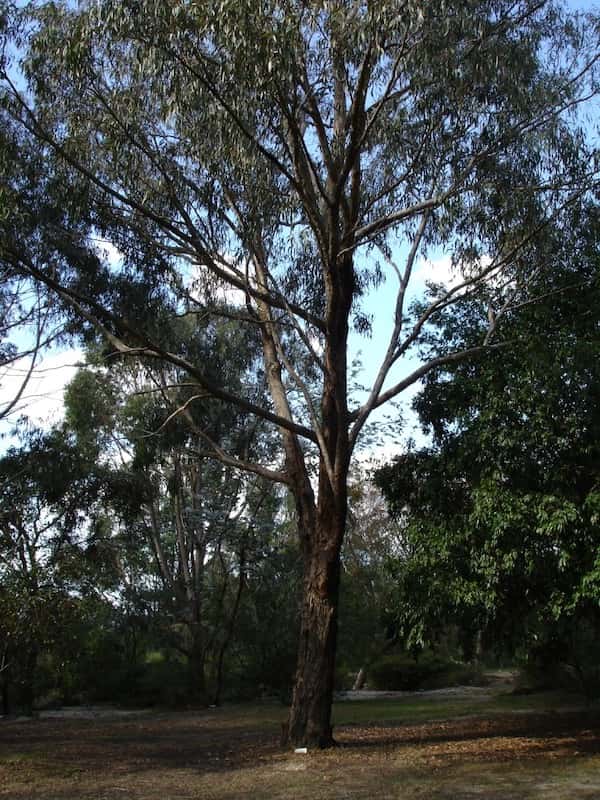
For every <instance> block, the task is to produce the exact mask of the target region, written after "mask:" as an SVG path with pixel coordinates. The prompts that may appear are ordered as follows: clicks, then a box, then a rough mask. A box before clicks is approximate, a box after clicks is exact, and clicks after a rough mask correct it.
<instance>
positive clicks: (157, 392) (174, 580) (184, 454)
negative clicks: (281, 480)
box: [66, 320, 279, 700]
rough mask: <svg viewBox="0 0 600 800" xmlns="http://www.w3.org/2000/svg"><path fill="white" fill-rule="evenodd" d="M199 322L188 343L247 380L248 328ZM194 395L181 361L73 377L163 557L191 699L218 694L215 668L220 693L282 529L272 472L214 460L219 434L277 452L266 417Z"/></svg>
mask: <svg viewBox="0 0 600 800" xmlns="http://www.w3.org/2000/svg"><path fill="white" fill-rule="evenodd" d="M191 325H192V321H190V320H188V321H187V323H186V324H185V334H186V336H187V337H188V338H187V341H186V346H187V347H188V348H191V347H192V340H194V339H195V340H196V344H197V346H198V347H199V348H201V352H198V353H197V355H196V358H197V360H198V361H202V360H203V359H205V360H206V361H209V360H210V361H211V368H212V369H214V370H215V372H218V373H219V374H220V376H221V381H222V383H223V385H224V386H227V387H229V388H231V386H232V384H235V383H239V381H240V380H241V379H243V378H244V376H245V374H246V373H247V371H248V370H249V369H251V368H252V361H253V358H254V355H253V348H252V347H251V346H250V344H249V343H248V342H242V341H240V337H239V336H238V335H236V328H239V326H237V324H236V323H235V322H232V321H223V322H221V323H218V324H214V323H210V324H206V323H205V322H204V323H203V322H201V323H200V324H199V325H198V327H199V328H201V331H200V333H198V332H196V331H193V330H192V329H191ZM237 333H239V330H238V331H237ZM100 364H102V362H100ZM128 387H135V390H134V391H133V393H128V391H127V388H128ZM175 388H178V390H179V391H178V393H175V392H174V390H175ZM190 398H191V399H194V396H193V387H192V388H191V389H190V386H189V382H187V381H186V376H185V374H183V375H182V374H181V372H180V371H178V370H176V369H175V368H173V367H171V368H170V369H166V368H163V369H162V370H160V369H157V368H156V366H155V365H153V364H152V363H150V364H143V363H141V364H140V363H136V362H125V363H121V364H119V363H115V362H114V361H113V363H112V365H111V366H110V368H108V369H107V368H106V367H104V366H97V367H96V368H91V367H90V368H87V369H85V370H82V371H80V372H79V374H78V375H77V376H76V378H75V379H74V380H73V382H72V383H71V384H70V386H69V387H68V389H67V393H66V407H67V424H68V425H69V426H70V427H71V429H72V430H73V431H75V432H76V435H77V440H78V441H79V442H80V443H81V446H82V448H84V449H85V448H87V449H88V450H90V451H92V452H93V453H94V454H95V458H96V460H97V467H96V468H97V469H100V468H101V465H102V464H104V465H105V466H104V473H105V481H106V486H107V497H106V499H107V500H108V502H109V503H110V504H111V505H112V507H113V508H114V510H115V512H116V513H117V515H118V516H119V517H120V519H121V524H123V525H125V526H129V527H130V528H132V529H135V530H136V531H137V536H139V537H141V539H142V542H143V543H144V546H145V547H146V548H148V549H149V552H150V553H152V556H153V559H154V568H153V569H151V572H153V573H154V574H155V575H156V576H157V577H158V579H159V581H160V583H161V585H162V592H161V595H160V598H159V600H160V604H161V609H162V619H163V628H164V629H165V642H170V645H171V647H173V648H176V649H177V650H178V651H179V652H181V653H182V654H183V655H184V656H185V658H186V659H187V662H188V664H189V673H190V679H189V699H190V700H203V699H204V700H206V699H207V698H208V687H207V674H208V673H209V672H211V673H213V682H214V684H215V687H216V688H215V689H214V692H215V695H214V697H215V698H216V699H217V700H218V699H219V697H220V695H221V692H222V686H223V679H224V662H225V653H226V650H227V648H228V647H229V645H230V643H231V637H232V634H233V631H234V627H235V618H236V616H237V614H238V612H239V608H240V601H241V594H242V591H243V589H244V587H245V585H246V572H247V569H248V568H249V567H250V566H251V565H252V563H253V561H254V560H255V558H256V552H257V548H260V542H261V540H262V538H263V537H264V536H266V535H268V536H270V535H271V531H272V528H273V527H274V515H275V512H276V509H277V506H278V504H279V498H278V497H277V495H276V493H274V492H273V491H272V484H271V483H270V482H267V483H265V481H264V480H263V479H261V478H260V476H256V475H248V474H247V473H244V472H240V470H239V469H237V470H236V469H234V468H232V467H230V466H228V465H227V464H226V463H221V462H219V461H218V460H215V459H213V458H210V457H209V456H207V452H206V450H207V442H208V443H209V446H210V447H218V448H219V449H220V450H226V451H227V453H228V454H229V456H231V457H232V456H237V457H238V458H240V459H244V460H247V459H248V458H249V457H250V456H252V457H257V456H258V455H262V456H263V457H264V458H267V457H268V451H269V449H270V448H271V449H272V443H271V442H270V441H269V440H268V439H267V438H265V435H264V432H262V431H261V430H260V427H259V426H258V425H257V424H256V422H255V421H253V420H252V419H250V420H249V419H248V417H247V415H246V414H244V413H243V412H240V411H238V410H237V409H235V408H225V409H222V408H215V407H214V406H211V404H209V403H204V404H202V405H198V404H196V406H193V405H191V404H190Z"/></svg>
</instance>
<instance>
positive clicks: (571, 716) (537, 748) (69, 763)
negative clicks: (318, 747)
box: [0, 700, 600, 800]
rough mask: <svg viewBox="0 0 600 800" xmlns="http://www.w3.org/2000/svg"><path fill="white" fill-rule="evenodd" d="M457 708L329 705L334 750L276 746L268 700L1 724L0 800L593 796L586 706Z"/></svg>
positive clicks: (595, 753) (596, 735)
mask: <svg viewBox="0 0 600 800" xmlns="http://www.w3.org/2000/svg"><path fill="white" fill-rule="evenodd" d="M457 703H458V706H460V703H459V702H458V701H457V700H453V701H452V702H447V703H444V702H441V701H440V702H439V703H437V702H436V703H432V702H431V701H430V702H428V703H427V704H426V706H427V709H428V710H426V709H425V708H422V707H418V703H417V704H416V705H415V702H414V701H413V702H412V703H408V702H405V703H402V702H396V703H394V702H391V703H387V704H386V705H385V710H386V712H387V713H385V714H382V713H381V704H380V703H360V704H350V703H348V704H341V705H340V706H339V707H338V708H337V709H336V715H337V718H338V726H337V727H336V736H337V739H338V742H339V744H340V745H341V746H340V747H339V748H336V749H334V750H331V751H327V752H314V753H309V754H308V755H305V756H301V755H295V754H293V753H288V752H282V751H281V750H280V749H279V747H278V738H279V729H280V722H281V720H282V719H283V717H284V710H283V709H281V707H277V706H268V705H264V706H245V707H237V708H235V707H232V708H226V709H219V710H215V711H211V712H186V713H177V714H175V713H153V714H143V715H140V716H137V717H136V716H134V717H126V718H116V719H94V720H85V719H78V720H68V719H54V720H37V721H30V722H16V721H12V722H11V721H3V722H0V797H2V798H11V799H12V798H14V800H114V799H115V798H123V799H124V800H130V799H131V800H170V799H171V798H178V799H179V798H182V799H183V798H190V800H191V798H194V799H195V800H196V799H197V800H234V799H235V800H237V799H238V798H253V799H255V800H258V798H265V800H266V799H267V798H269V800H271V799H273V800H286V799H287V800H291V798H294V800H309V798H310V800H320V799H321V798H322V799H323V800H329V799H330V798H331V799H333V798H336V799H337V798H339V799H340V800H341V798H352V800H357V799H358V798H390V799H391V798H398V800H399V799H400V798H402V800H405V799H407V800H412V798H428V800H442V798H452V800H463V798H471V799H472V798H490V800H514V799H515V798H519V799H521V798H523V799H524V800H533V799H534V798H536V799H537V798H540V800H541V798H544V800H567V798H568V800H579V798H581V800H591V799H592V798H594V800H599V798H600V730H599V726H598V723H599V721H600V717H599V715H598V713H597V712H594V711H589V710H588V711H585V710H583V709H582V710H579V711H571V712H557V711H554V712H549V713H548V712H546V713H542V712H540V711H539V710H535V711H530V712H524V711H523V710H522V709H521V712H520V713H515V712H512V713H499V712H498V711H497V710H496V712H495V713H492V712H493V710H494V706H493V704H492V703H490V704H489V707H488V706H486V705H485V704H481V703H480V704H478V706H477V709H473V708H472V707H471V706H470V705H469V704H468V703H464V704H463V707H462V709H461V708H458V711H459V712H464V713H467V712H468V711H470V712H471V713H472V712H473V711H474V710H476V711H477V714H478V715H477V716H467V717H463V718H455V719H445V720H444V719H442V718H443V717H448V716H452V715H454V714H455V713H456V712H457ZM501 705H502V704H501ZM411 707H412V717H413V720H416V721H413V722H408V721H407V719H408V718H409V717H410V716H411ZM482 712H485V714H483V713H482ZM427 713H428V714H429V721H425V720H423V719H421V717H420V714H421V715H426V714H427ZM369 720H371V721H369ZM390 720H392V721H390ZM393 720H396V721H393ZM398 720H404V722H403V723H399V722H398ZM342 722H343V723H344V724H342Z"/></svg>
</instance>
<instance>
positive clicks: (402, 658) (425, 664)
mask: <svg viewBox="0 0 600 800" xmlns="http://www.w3.org/2000/svg"><path fill="white" fill-rule="evenodd" d="M479 678H480V674H479V672H478V671H477V670H476V669H475V668H473V667H471V666H468V665H466V664H461V663H460V662H457V661H452V660H451V659H448V658H444V657H443V656H439V655H436V654H435V653H430V652H424V653H421V654H420V655H419V656H418V658H415V657H413V656H410V655H408V654H407V653H403V654H397V655H388V656H384V657H383V658H381V659H379V661H376V662H375V663H374V664H372V665H371V667H370V669H369V674H368V682H369V685H370V686H371V687H372V688H373V689H381V690H384V691H405V692H414V691H419V690H423V689H443V688H446V687H448V686H459V685H465V684H473V683H476V682H477V681H478V680H479Z"/></svg>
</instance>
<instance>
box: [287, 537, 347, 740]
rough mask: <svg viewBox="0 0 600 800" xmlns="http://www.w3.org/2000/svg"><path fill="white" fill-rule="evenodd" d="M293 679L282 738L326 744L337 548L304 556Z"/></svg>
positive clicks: (334, 636) (335, 613)
mask: <svg viewBox="0 0 600 800" xmlns="http://www.w3.org/2000/svg"><path fill="white" fill-rule="evenodd" d="M304 573H305V574H304V586H303V593H302V595H303V596H302V618H301V626H300V641H299V647H298V663H297V670H296V680H295V685H294V692H293V696H292V705H291V709H290V716H289V721H288V727H287V731H286V737H285V741H286V742H287V743H289V744H291V745H293V746H294V747H318V748H323V747H330V746H331V745H333V744H334V739H333V732H332V727H331V704H332V700H333V690H334V676H335V654H336V640H337V618H338V594H339V580H340V560H339V552H338V549H337V547H333V548H328V549H323V550H320V549H319V550H316V551H314V552H312V553H310V554H308V556H307V557H306V558H305V565H304Z"/></svg>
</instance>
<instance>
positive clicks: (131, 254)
mask: <svg viewBox="0 0 600 800" xmlns="http://www.w3.org/2000/svg"><path fill="white" fill-rule="evenodd" d="M10 19H11V20H12V21H14V25H13V29H14V31H15V32H16V34H15V35H16V41H17V44H18V46H19V47H20V48H21V50H20V53H22V55H23V58H22V59H21V61H20V64H21V68H22V73H23V76H24V78H25V79H26V81H27V88H26V89H23V88H20V84H19V82H18V81H17V78H16V77H15V72H16V70H17V65H16V64H13V65H12V66H8V67H5V68H4V71H3V76H2V78H3V89H2V92H3V94H2V103H1V105H2V109H3V110H2V120H3V122H2V125H3V126H5V128H6V129H7V130H8V131H9V132H10V131H11V130H13V129H14V130H16V131H17V134H16V135H17V141H18V146H19V148H20V152H21V153H22V154H23V158H26V159H27V160H28V162H30V163H32V164H35V165H36V170H35V171H36V173H37V174H36V176H35V177H36V181H35V191H33V192H31V193H29V194H27V192H25V191H22V192H21V193H20V195H21V196H22V198H23V203H22V207H23V209H24V210H23V214H24V216H25V217H26V218H27V219H28V220H30V221H31V222H32V224H30V225H23V224H22V223H21V224H19V226H18V227H17V226H16V225H15V224H14V222H13V220H11V219H9V220H6V221H4V222H3V231H2V251H1V252H2V255H1V257H2V261H3V263H6V264H8V265H10V266H11V268H13V269H14V270H16V271H18V272H20V273H23V274H25V275H27V276H30V277H32V278H34V279H35V280H37V281H39V282H41V283H42V284H43V285H45V286H46V287H48V288H49V289H51V290H52V291H54V292H56V293H57V294H58V296H59V297H60V298H61V299H62V300H63V301H64V303H65V304H66V307H68V308H70V310H71V313H72V314H73V315H74V316H76V317H78V318H79V319H83V320H84V321H85V323H86V325H89V326H93V327H94V328H95V329H96V330H97V331H100V332H101V333H102V335H103V336H104V337H105V338H106V340H107V342H108V343H109V344H110V345H111V347H112V348H113V349H114V350H115V352H118V353H120V354H121V355H122V356H127V357H135V358H138V357H139V356H140V354H143V356H144V357H145V358H149V359H155V360H156V361H157V362H162V363H169V364H171V365H174V366H175V367H177V368H178V369H181V370H184V371H186V372H187V374H188V376H189V380H190V381H191V382H193V383H195V384H196V386H197V389H196V394H197V395H203V396H204V395H210V397H211V398H213V400H214V401H219V402H223V403H228V404H233V405H236V406H237V407H238V408H240V409H242V410H243V411H245V412H248V413H252V414H255V415H257V416H258V417H260V418H261V419H263V420H267V421H269V422H271V423H273V424H274V425H276V426H277V428H278V429H279V431H280V434H281V441H282V446H283V452H284V454H285V457H284V462H283V463H277V464H273V463H272V462H269V463H267V464H265V463H253V464H251V463H249V462H245V463H244V464H243V465H240V466H243V467H244V468H245V469H246V470H250V471H253V472H254V473H255V474H259V475H261V476H262V477H263V478H267V479H271V480H273V481H275V482H279V483H282V484H284V485H285V486H287V487H288V488H289V490H290V491H291V493H292V494H293V497H294V500H295V505H296V513H297V519H298V532H299V541H300V545H301V550H302V555H303V565H304V566H303V604H302V619H301V628H300V637H299V651H298V667H297V676H296V684H295V689H294V694H293V699H292V707H291V712H290V720H289V726H288V736H289V740H290V741H291V742H293V743H295V744H304V745H306V744H308V745H311V746H312V745H318V746H327V745H330V744H331V743H332V741H333V739H332V733H331V725H330V711H331V700H332V691H333V676H334V663H335V647H336V636H337V614H338V593H339V581H340V552H341V547H342V542H343V539H344V533H345V526H346V511H347V478H348V470H349V468H350V461H351V456H352V452H353V450H354V447H355V446H356V443H357V441H358V439H359V437H360V434H361V432H362V431H363V429H364V427H365V424H366V423H367V420H368V419H369V417H370V415H371V413H372V412H373V411H374V410H375V409H376V408H378V407H380V406H381V405H383V404H384V403H385V402H387V401H388V400H390V399H392V398H393V397H395V396H397V395H398V394H400V393H401V392H402V391H403V390H404V389H406V388H407V387H408V386H410V385H412V384H413V383H414V382H416V381H417V380H418V379H419V378H421V377H423V376H424V375H426V374H427V373H428V372H429V371H431V370H432V369H434V368H436V367H439V366H440V365H441V364H442V363H452V362H454V361H456V360H460V359H464V358H466V357H468V356H470V355H474V354H476V353H482V352H484V353H488V352H490V351H493V349H494V348H495V347H496V346H497V342H492V334H493V333H494V332H495V331H496V328H497V322H498V321H499V320H500V319H501V317H502V316H505V315H506V313H507V311H508V309H510V308H511V307H513V306H514V305H515V304H519V303H522V302H523V301H524V299H525V298H526V297H528V296H529V292H530V288H531V284H532V279H533V277H534V276H535V275H536V271H537V270H538V269H540V268H541V267H542V266H546V267H547V266H549V265H547V264H544V263H543V262H541V261H540V259H539V250H538V247H539V245H538V238H539V236H540V235H541V234H542V233H543V232H544V231H545V230H547V229H548V228H549V227H550V226H554V225H560V224H561V222H560V220H561V214H562V212H563V210H564V209H565V208H568V207H570V206H571V205H572V204H574V203H576V202H577V201H578V199H579V198H580V197H581V196H582V195H584V194H585V192H586V191H587V188H588V186H589V184H590V182H593V181H595V180H596V174H595V163H596V162H595V160H594V157H593V153H592V152H591V151H590V149H589V148H588V146H587V145H586V143H585V137H584V135H583V134H582V133H581V131H579V132H578V131H577V130H576V117H577V110H578V108H579V107H580V106H581V104H582V103H584V102H586V101H588V100H589V99H590V97H593V96H594V95H595V91H596V89H595V84H594V69H595V65H596V60H597V52H598V48H597V39H596V30H597V29H596V26H595V25H594V24H593V23H592V24H586V20H584V19H583V18H582V19H578V18H576V17H573V16H569V15H567V14H566V13H565V12H564V11H563V10H561V8H560V7H558V6H556V5H554V4H552V3H549V2H547V3H546V2H542V3H540V2H538V0H535V2H534V1H533V0H520V2H516V3H515V2H487V1H485V0H482V2H477V3H472V2H470V1H469V2H467V1H466V0H465V2H459V3H458V4H457V3H453V4H452V5H447V4H444V3H442V4H436V5H435V6H434V5H430V6H427V7H426V8H423V7H422V4H421V3H417V2H412V1H411V0H410V1H409V2H406V0H388V1H386V2H382V3H378V4H377V5H374V4H369V3H364V2H361V1H360V0H333V2H329V1H327V2H325V0H324V1H323V2H317V3H314V4H313V3H310V4H308V3H305V2H303V1H302V0H285V2H282V1H281V0H272V2H268V3H266V4H260V5H257V4H256V3H253V2H244V3H238V2H235V3H234V2H223V0H214V2H206V3H203V4H201V5H188V4H186V3H183V2H181V3H180V2H176V3H173V4H169V5H166V4H164V5H161V6H157V5H156V3H154V2H153V0H152V2H144V1H143V0H142V2H137V3H135V4H132V3H125V4H123V3H121V2H113V0H105V1H104V2H100V3H97V2H94V3H89V4H87V3H84V4H82V5H81V6H79V7H78V8H77V9H72V8H70V7H69V6H68V5H64V6H61V5H57V4H55V3H48V4H41V5H40V4H37V3H36V4H31V6H29V5H28V6H27V7H26V8H25V9H24V10H23V11H14V13H13V14H12V16H11V17H10ZM587 22H590V21H589V20H588V21H587ZM42 156H43V158H42ZM36 159H37V160H36ZM40 208H44V209H48V210H49V213H48V214H47V215H46V216H44V215H42V214H40V213H39V211H40ZM33 220H35V223H33ZM40 220H41V221H42V224H41V225H40ZM32 231H35V233H34V234H33V235H32V233H31V232H32ZM98 235H100V236H101V237H103V238H104V239H105V240H107V241H109V242H111V243H112V244H113V245H115V246H116V247H118V249H119V251H120V252H121V253H122V255H123V258H122V259H121V263H120V264H118V265H116V266H115V265H114V264H113V265H110V266H109V265H107V264H106V263H103V262H102V259H101V257H100V256H99V255H98V252H97V250H96V249H95V248H94V243H93V237H94V236H98ZM435 248H443V249H444V252H445V253H446V254H447V255H448V256H449V257H451V259H452V261H453V263H454V264H455V265H456V266H457V267H458V268H459V270H460V271H461V273H462V275H463V280H462V281H461V283H460V284H459V285H457V286H456V287H454V288H453V289H451V290H449V291H448V292H446V293H441V294H439V295H437V296H436V297H434V298H432V300H431V302H430V303H429V305H427V306H426V307H425V308H424V309H423V310H422V312H421V314H420V315H417V316H416V317H411V316H410V315H407V314H406V306H405V300H406V296H407V287H408V285H409V282H410V279H411V275H412V273H413V267H414V265H415V262H416V259H417V257H419V256H422V255H424V254H426V253H428V252H429V253H432V252H434V250H435ZM385 275H387V277H388V278H390V279H391V280H392V281H397V286H398V290H397V301H396V305H395V309H394V310H393V311H392V312H391V318H392V319H391V326H390V327H391V332H390V337H389V345H388V347H387V349H386V351H385V353H384V354H383V356H382V359H381V365H380V369H379V371H378V372H377V373H376V377H375V378H374V379H373V380H372V382H371V385H370V390H369V391H368V392H367V394H366V398H365V399H364V402H360V401H357V402H356V403H354V402H353V401H351V398H350V397H349V392H348V363H347V347H348V337H349V334H350V331H351V329H356V330H358V331H362V332H363V333H365V332H368V331H369V329H370V324H369V320H368V318H367V317H366V316H365V314H364V310H363V308H362V307H361V302H362V297H363V296H364V295H366V294H367V292H368V291H369V290H370V289H371V288H373V286H375V285H377V284H378V283H380V282H381V280H383V278H384V276H385ZM194 281H195V282H196V283H197V284H199V286H200V287H201V289H202V291H201V292H200V293H198V292H197V291H192V290H191V288H190V287H191V285H192V283H193V282H194ZM485 285H492V286H493V287H494V288H495V292H494V302H493V304H492V305H493V308H494V310H495V314H494V317H493V319H491V318H490V322H489V327H488V329H487V331H486V332H485V334H484V337H483V339H482V340H480V341H479V342H478V343H477V344H476V345H475V346H474V347H471V348H468V349H467V350H463V349H461V350H457V351H452V352H447V353H445V354H444V355H443V356H439V357H437V358H434V359H433V360H430V361H429V362H427V363H424V364H423V365H422V366H419V367H417V368H416V369H415V368H411V367H410V366H409V367H407V368H406V369H405V371H404V372H403V371H402V369H401V368H400V367H399V365H401V364H403V363H404V361H405V357H406V356H407V354H408V353H409V351H410V350H411V348H412V346H413V345H414V344H415V342H417V341H418V340H419V339H420V338H421V336H422V335H423V334H424V333H425V332H426V330H427V328H428V325H429V323H431V322H432V321H435V319H436V318H437V317H438V315H439V314H440V313H441V312H442V311H443V310H444V309H446V308H447V307H448V306H449V305H452V304H454V303H458V304H460V303H462V302H469V300H470V298H471V296H472V295H473V293H475V292H476V291H477V290H478V289H479V288H480V287H481V286H485ZM223 287H226V288H227V291H229V292H232V291H237V292H238V294H237V297H239V301H240V305H239V308H238V310H237V312H236V316H237V318H238V319H239V320H240V321H241V322H245V323H246V324H248V325H249V326H251V328H252V329H253V330H255V331H256V332H257V333H258V335H259V337H260V340H261V344H262V352H263V360H264V372H265V376H266V381H267V385H268V398H267V397H265V398H262V397H260V398H259V397H257V396H256V395H255V394H253V393H252V392H251V391H250V392H248V391H246V387H243V390H242V391H235V392H231V391H228V390H227V389H225V388H224V387H223V386H222V385H221V384H220V382H219V381H216V382H215V380H214V379H213V378H212V377H211V375H210V372H209V371H207V369H206V367H207V365H206V364H204V363H197V362H196V361H194V358H193V356H190V354H189V352H188V350H187V349H186V347H185V343H184V342H179V343H178V346H177V347H176V348H174V349H172V347H171V345H172V342H171V340H170V339H169V338H168V337H167V339H166V340H165V339H164V331H165V329H167V330H168V329H169V328H170V326H169V325H168V324H167V325H165V322H167V323H168V321H169V320H171V319H172V318H173V317H174V316H177V315H181V314H184V315H185V314H189V313H197V312H202V313H206V314H210V315H216V316H218V315H220V314H221V313H222V309H221V307H220V306H219V305H218V304H215V303H214V297H215V295H216V294H218V292H219V291H220V290H221V289H222V288H223ZM149 308H150V309H151V310H152V311H151V313H150V314H148V309H149ZM198 402H201V400H199V401H198ZM213 454H214V455H215V457H217V458H221V459H223V458H224V454H223V453H221V452H219V449H218V448H216V447H213ZM227 458H228V459H230V458H231V457H230V456H227Z"/></svg>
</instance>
